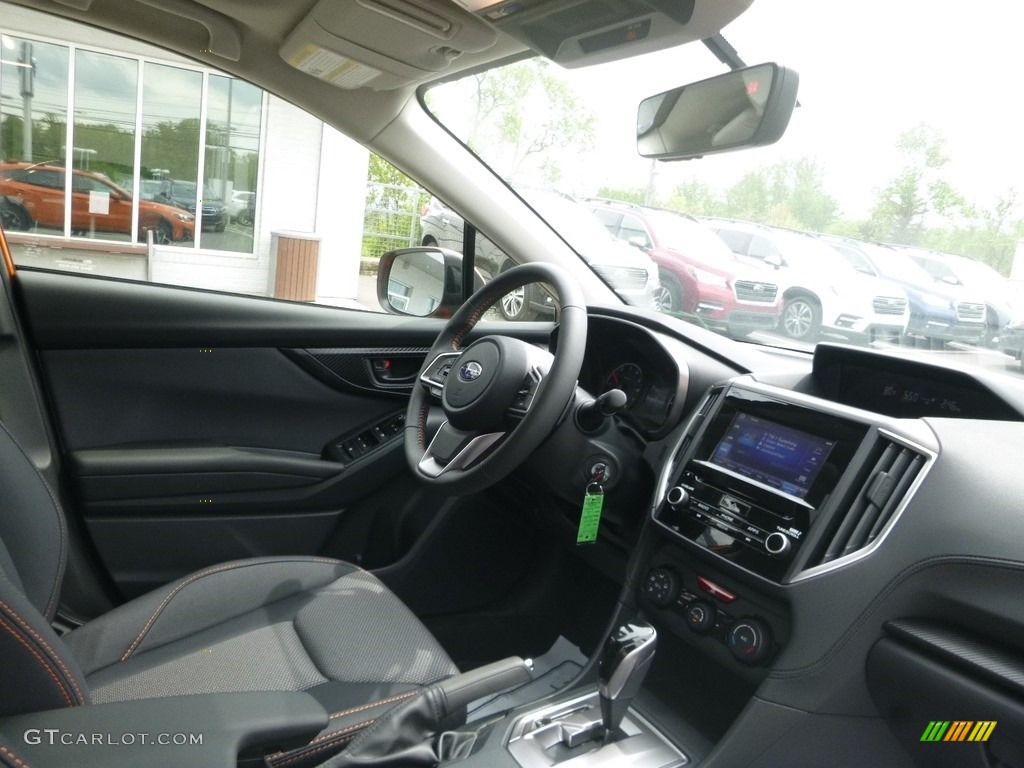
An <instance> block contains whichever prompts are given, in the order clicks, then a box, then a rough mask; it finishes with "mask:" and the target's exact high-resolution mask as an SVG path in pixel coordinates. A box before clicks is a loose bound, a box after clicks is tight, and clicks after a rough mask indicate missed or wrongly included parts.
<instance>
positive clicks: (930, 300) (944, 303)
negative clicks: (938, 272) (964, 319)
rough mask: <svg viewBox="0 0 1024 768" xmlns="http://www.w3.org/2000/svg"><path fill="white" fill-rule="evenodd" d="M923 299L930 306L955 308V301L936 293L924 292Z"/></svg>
mask: <svg viewBox="0 0 1024 768" xmlns="http://www.w3.org/2000/svg"><path fill="white" fill-rule="evenodd" d="M921 300H922V301H923V302H924V303H925V304H927V305H928V306H929V307H936V308H938V309H952V308H953V302H951V301H950V300H949V299H944V298H942V297H941V296H936V295H935V294H934V293H922V294H921Z"/></svg>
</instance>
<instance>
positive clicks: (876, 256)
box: [823, 236, 987, 346]
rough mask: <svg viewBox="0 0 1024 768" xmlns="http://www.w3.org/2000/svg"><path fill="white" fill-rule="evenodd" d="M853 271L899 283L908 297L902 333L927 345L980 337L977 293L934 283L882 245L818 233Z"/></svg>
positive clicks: (981, 305)
mask: <svg viewBox="0 0 1024 768" xmlns="http://www.w3.org/2000/svg"><path fill="white" fill-rule="evenodd" d="M823 239H824V240H825V241H826V242H828V243H830V244H832V245H833V247H835V248H836V249H837V250H838V251H839V253H841V254H842V255H843V257H844V258H845V259H846V260H847V261H848V262H849V263H850V264H851V265H852V266H853V267H854V268H855V269H856V270H857V271H858V272H861V273H863V274H866V275H872V276H877V277H884V278H886V279H888V280H892V281H893V282H894V283H897V284H898V285H900V286H901V287H902V288H903V290H904V291H906V293H907V298H908V299H909V301H910V320H909V322H908V323H907V331H906V332H907V335H908V336H909V337H911V338H912V339H916V340H919V341H920V340H923V341H924V342H925V343H927V344H929V345H939V346H941V345H943V344H945V343H946V342H949V341H962V342H968V343H978V342H981V341H983V340H984V338H985V335H986V315H987V313H986V308H985V300H984V299H983V298H982V297H981V294H980V293H977V292H970V291H968V290H966V289H965V288H963V287H962V286H957V285H950V284H949V283H946V282H942V281H937V280H935V279H933V278H932V276H931V275H929V274H928V273H927V272H925V271H924V270H923V269H922V268H921V267H919V266H918V265H917V264H916V263H915V262H914V260H913V259H911V258H910V257H909V256H908V255H907V254H906V253H905V252H903V251H902V250H899V249H897V248H893V247H892V246H888V245H880V244H878V243H862V242H859V241H854V240H848V239H845V238H834V237H828V236H826V237H824V238H823Z"/></svg>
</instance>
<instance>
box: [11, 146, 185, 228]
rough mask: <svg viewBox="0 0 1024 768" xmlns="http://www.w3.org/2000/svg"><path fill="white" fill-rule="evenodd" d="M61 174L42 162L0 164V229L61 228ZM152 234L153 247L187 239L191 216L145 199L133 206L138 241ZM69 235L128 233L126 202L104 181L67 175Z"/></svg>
mask: <svg viewBox="0 0 1024 768" xmlns="http://www.w3.org/2000/svg"><path fill="white" fill-rule="evenodd" d="M65 173H66V170H65V168H63V167H62V166H59V165H46V164H42V163H35V164H33V163H0V195H2V196H3V197H4V200H3V202H2V208H3V218H2V220H3V224H4V227H6V228H7V229H10V230H19V229H20V230H25V229H29V228H30V227H31V226H32V225H33V224H38V225H40V226H42V227H52V228H55V229H60V230H63V228H64V182H65ZM150 230H152V232H153V239H154V240H155V241H156V242H158V243H169V242H174V241H180V240H192V239H193V238H194V237H195V217H194V216H193V215H192V214H191V213H189V212H188V211H183V210H181V209H180V208H175V207H174V206H172V205H164V204H163V203H157V202H153V201H150V200H140V201H139V238H140V239H144V238H145V236H146V232H147V231H150ZM71 231H72V232H93V231H94V232H118V233H123V234H130V233H131V231H132V197H131V195H130V194H129V193H128V192H126V191H125V190H123V189H121V188H120V187H119V186H117V185H116V184H114V182H112V181H111V180H110V179H108V178H107V177H106V176H104V175H102V174H99V173H92V172H90V171H81V170H73V171H72V177H71Z"/></svg>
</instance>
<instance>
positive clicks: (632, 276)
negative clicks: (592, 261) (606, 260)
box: [594, 265, 647, 288]
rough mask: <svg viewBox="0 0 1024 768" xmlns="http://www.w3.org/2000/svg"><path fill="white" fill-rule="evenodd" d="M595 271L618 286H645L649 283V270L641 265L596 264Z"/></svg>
mask: <svg viewBox="0 0 1024 768" xmlns="http://www.w3.org/2000/svg"><path fill="white" fill-rule="evenodd" d="M594 271H595V272H597V274H599V275H600V276H601V277H603V278H604V279H605V280H607V281H608V282H609V283H611V284H612V285H613V286H615V287H616V288H643V287H644V286H645V285H647V270H646V269H642V268H640V267H609V266H607V265H600V266H596V265H595V266H594Z"/></svg>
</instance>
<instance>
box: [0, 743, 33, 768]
mask: <svg viewBox="0 0 1024 768" xmlns="http://www.w3.org/2000/svg"><path fill="white" fill-rule="evenodd" d="M0 755H5V756H6V757H9V758H10V759H11V760H13V761H14V764H15V765H16V766H18V768H29V765H28V763H26V762H25V761H24V760H22V759H21V758H20V757H18V756H17V755H16V754H14V753H13V752H11V750H9V749H8V748H7V747H5V746H4V745H3V744H0Z"/></svg>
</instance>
